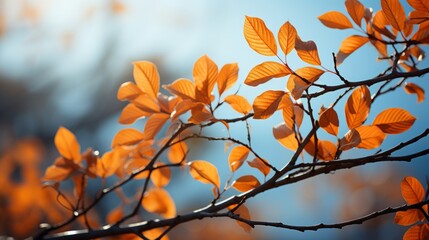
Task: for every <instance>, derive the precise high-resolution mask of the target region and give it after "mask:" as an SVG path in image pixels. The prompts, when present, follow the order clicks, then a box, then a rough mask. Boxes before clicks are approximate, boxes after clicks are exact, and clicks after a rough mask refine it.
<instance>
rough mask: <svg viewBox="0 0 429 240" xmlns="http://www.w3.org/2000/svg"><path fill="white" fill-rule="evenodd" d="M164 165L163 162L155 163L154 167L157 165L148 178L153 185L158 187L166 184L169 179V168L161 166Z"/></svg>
mask: <svg viewBox="0 0 429 240" xmlns="http://www.w3.org/2000/svg"><path fill="white" fill-rule="evenodd" d="M164 165H165V164H164V163H158V164H156V165H155V166H154V167H157V169H155V170H154V171H153V172H152V174H151V175H150V180H151V181H152V183H153V185H155V186H156V187H159V188H162V187H164V186H166V185H167V184H168V183H169V182H170V179H171V171H170V168H168V167H162V166H164Z"/></svg>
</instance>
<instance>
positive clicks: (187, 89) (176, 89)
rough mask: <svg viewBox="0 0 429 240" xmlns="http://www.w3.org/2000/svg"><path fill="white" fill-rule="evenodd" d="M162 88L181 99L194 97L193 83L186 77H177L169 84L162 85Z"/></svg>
mask: <svg viewBox="0 0 429 240" xmlns="http://www.w3.org/2000/svg"><path fill="white" fill-rule="evenodd" d="M163 88H165V89H167V90H168V91H169V92H170V93H172V94H174V95H177V96H179V97H181V98H183V99H195V85H194V83H193V82H191V81H190V80H188V79H184V78H181V79H177V80H176V81H174V82H173V83H171V84H168V85H163Z"/></svg>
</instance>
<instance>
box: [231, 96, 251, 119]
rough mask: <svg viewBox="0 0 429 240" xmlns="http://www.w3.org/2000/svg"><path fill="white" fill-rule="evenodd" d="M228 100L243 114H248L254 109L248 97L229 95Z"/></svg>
mask: <svg viewBox="0 0 429 240" xmlns="http://www.w3.org/2000/svg"><path fill="white" fill-rule="evenodd" d="M225 102H227V103H228V104H229V105H230V106H231V107H232V108H233V109H234V110H235V111H237V112H239V113H241V114H245V115H246V114H248V113H249V112H250V111H252V105H250V103H249V102H248V101H247V99H246V98H244V97H243V96H240V95H229V96H227V97H226V98H225Z"/></svg>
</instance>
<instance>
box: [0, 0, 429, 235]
mask: <svg viewBox="0 0 429 240" xmlns="http://www.w3.org/2000/svg"><path fill="white" fill-rule="evenodd" d="M401 2H402V3H403V4H404V6H405V7H406V12H409V10H410V8H409V6H408V5H407V3H406V2H405V1H401ZM362 3H363V4H364V5H365V6H367V7H372V8H373V9H374V10H375V11H377V10H378V9H380V6H379V3H378V2H374V1H370V0H367V1H362ZM331 10H337V11H341V12H345V7H344V2H343V1H340V0H336V1H320V0H307V1H305V3H304V2H303V1H282V0H277V1H274V0H271V1H254V0H246V1H244V0H235V1H227V0H218V1H208V0H207V1H201V0H183V1H180V2H179V1H174V2H173V1H168V0H158V1H147V0H91V1H89V0H33V1H32V0H0V153H1V154H2V155H1V156H2V158H0V160H1V161H3V163H1V162H0V164H1V166H3V165H4V166H8V167H3V168H1V169H0V171H2V172H3V174H2V175H3V176H6V177H5V178H7V177H8V176H9V175H12V176H14V179H16V178H18V177H16V176H17V171H18V172H19V171H21V170H22V169H25V167H21V168H19V169H18V170H17V168H16V166H18V165H19V166H21V165H20V164H23V165H25V164H27V163H28V161H27V160H25V159H24V160H22V159H21V160H19V161H18V160H17V159H19V157H17V156H16V154H15V155H14V151H15V152H16V146H18V143H20V144H21V145H20V146H22V143H24V145H25V144H29V146H33V147H34V146H36V145H37V147H34V148H32V147H30V149H33V150H34V152H33V153H34V156H33V158H34V159H36V158H37V159H38V160H37V161H36V160H34V161H32V162H37V164H39V165H40V166H41V167H42V168H41V170H40V172H36V173H34V174H33V175H35V176H39V175H43V169H44V167H46V166H48V165H50V164H52V162H53V160H54V159H55V157H56V156H57V152H56V150H55V149H54V148H53V145H52V143H53V137H54V135H55V132H56V130H57V129H58V127H59V126H65V127H67V128H68V129H70V130H71V131H73V132H74V133H75V134H76V136H77V138H78V139H79V142H80V144H81V146H82V149H86V148H87V147H93V148H94V149H97V150H99V151H100V152H101V153H103V152H106V151H108V150H109V147H110V144H111V139H112V138H113V136H114V135H115V133H116V132H117V131H118V130H119V129H121V128H124V127H125V126H121V125H120V124H119V123H118V121H117V120H118V117H119V113H120V111H121V109H122V107H124V106H125V104H126V103H122V102H119V101H118V100H117V99H116V92H117V89H118V87H119V86H120V84H121V83H123V82H126V81H132V80H133V78H132V62H133V61H138V60H148V61H152V62H154V63H155V64H156V65H157V67H158V71H159V72H160V77H161V84H167V83H171V82H172V81H174V80H175V79H178V78H182V77H183V78H188V79H191V78H192V67H193V64H194V62H195V61H196V60H197V59H198V58H199V57H200V56H202V55H203V54H207V55H208V56H209V57H210V58H211V59H212V60H214V61H215V62H216V63H217V64H218V66H222V65H223V64H226V63H232V62H238V64H239V68H240V72H239V80H238V84H237V85H240V86H236V87H234V88H233V89H231V90H230V93H231V94H232V93H234V92H235V91H237V89H238V87H240V88H239V94H241V95H244V96H246V97H247V98H248V99H249V100H250V101H252V100H253V99H254V97H255V96H257V95H259V94H260V93H262V92H263V91H265V90H268V89H284V86H285V83H286V79H274V80H272V81H271V82H270V83H268V84H264V85H260V86H258V87H257V88H252V87H249V86H245V85H244V84H242V82H243V81H244V79H245V77H246V75H247V73H248V72H249V70H250V69H251V68H253V67H254V66H255V65H257V64H259V63H261V62H263V61H268V60H272V61H275V60H276V59H275V58H270V57H264V56H261V55H259V54H257V53H256V52H254V51H253V50H252V49H250V48H249V47H248V45H247V43H246V41H245V39H244V37H243V23H244V16H245V15H248V16H254V17H259V18H262V19H263V20H264V21H265V23H266V24H267V26H268V27H269V28H270V29H271V30H272V31H273V32H274V34H275V35H276V34H277V31H278V29H279V28H280V26H281V25H282V24H283V23H284V22H286V21H290V22H291V23H292V24H293V25H294V26H295V28H296V29H297V31H298V33H299V35H300V37H301V38H302V39H303V40H314V41H315V42H316V43H317V46H318V49H319V55H320V58H321V60H322V64H323V66H325V67H327V68H329V69H332V68H333V63H332V55H331V54H332V52H337V51H338V48H339V46H340V44H341V41H342V40H343V39H344V38H345V37H347V36H349V35H351V34H359V33H358V32H356V31H355V30H343V31H340V30H333V29H328V28H326V27H324V26H323V25H322V24H321V23H320V22H319V20H318V19H317V17H318V16H320V15H321V14H323V13H325V12H327V11H331ZM288 62H289V64H290V65H291V66H292V67H293V68H294V69H297V68H299V67H303V66H305V65H304V64H303V63H302V62H301V61H300V60H298V58H297V57H296V54H295V53H292V54H291V56H290V57H289V56H288ZM428 65H429V64H428V62H423V63H422V65H421V66H422V67H423V66H425V67H427V66H428ZM386 66H387V65H386V63H383V62H380V61H377V53H376V51H375V50H374V49H373V48H372V46H370V45H366V46H364V47H363V48H362V49H359V50H358V51H357V52H356V53H355V54H353V55H352V56H350V57H349V58H348V59H347V60H345V62H344V63H343V64H342V65H341V67H340V71H341V72H342V74H343V75H344V76H345V77H346V78H348V79H349V80H351V81H356V80H363V79H367V78H371V77H374V76H376V75H377V74H379V73H380V72H382V71H383V70H384V69H385V68H386ZM426 79H427V76H424V77H423V78H417V79H413V80H411V81H412V82H414V83H418V84H419V85H420V86H422V87H423V88H424V89H426V90H427V89H428V85H429V84H427V82H426V81H425V80H426ZM320 81H324V82H325V83H332V84H336V83H338V80H337V79H336V78H335V77H333V76H332V75H330V76H329V75H327V74H325V76H324V77H322V79H321V80H320ZM374 89H375V88H371V91H372V92H373V93H374V91H375V90H374ZM334 99H335V95H333V94H330V95H326V96H324V97H322V98H320V100H318V102H316V103H315V109H316V111H318V109H319V108H320V106H321V105H322V104H323V105H325V106H328V105H330V104H331V103H332V102H333V101H334ZM343 107H344V101H343V102H340V103H339V105H338V106H337V107H336V110H337V112H338V114H339V116H340V124H341V123H344V122H345V121H344V110H343ZM388 107H402V108H407V109H408V110H409V111H410V112H411V113H412V114H413V115H414V116H416V117H417V121H416V123H415V124H414V126H413V127H412V129H411V130H409V131H408V132H406V133H404V134H401V135H393V136H388V138H387V139H386V140H385V142H384V143H383V145H382V146H381V149H386V148H389V147H392V146H394V145H395V144H397V143H399V142H400V141H403V140H407V139H409V138H411V137H412V136H415V135H416V134H418V133H420V132H422V131H423V130H424V129H425V128H427V122H428V119H429V116H428V111H427V109H428V108H427V107H428V104H427V101H424V102H423V103H420V104H417V101H416V96H414V95H408V94H406V93H405V92H404V91H403V90H402V89H401V88H400V89H397V90H396V91H395V92H394V93H392V94H389V95H387V96H383V97H381V98H380V99H379V100H377V101H376V102H375V103H374V105H373V106H372V108H371V115H370V117H369V121H372V119H374V117H375V115H376V114H377V113H378V112H380V111H381V110H383V109H385V108H388ZM222 114H223V116H224V117H234V116H235V115H236V113H234V112H233V111H231V110H229V109H227V108H223V112H222V113H221V114H220V116H221V115H222ZM237 116H238V115H237ZM308 120H309V119H304V123H305V121H308ZM281 121H282V117H281V114H279V115H277V114H276V115H275V116H273V117H271V118H270V119H269V120H267V121H263V122H262V121H251V123H250V126H251V133H252V137H253V139H254V142H253V147H254V149H255V150H256V151H257V152H258V153H260V155H261V156H264V157H266V158H267V159H268V160H269V161H270V162H271V163H272V164H273V165H275V166H278V167H280V166H282V165H284V164H285V163H286V162H287V160H288V158H289V157H290V156H291V155H292V152H290V151H289V150H287V149H285V148H283V147H282V146H281V145H280V144H279V143H277V142H276V141H275V139H274V138H273V137H272V134H271V128H272V126H274V125H276V124H278V123H280V122H281ZM143 124H144V120H140V121H138V122H137V123H136V124H134V127H136V128H140V129H142V126H143ZM309 127H310V126H303V130H304V131H305V130H307V131H308V129H309ZM346 131H347V129H346V126H342V125H340V135H341V134H344V133H345V132H346ZM206 133H207V134H208V135H210V134H213V135H217V136H220V135H222V134H224V135H223V136H225V135H226V134H227V133H226V131H225V130H224V129H222V128H220V127H219V129H216V127H214V128H213V129H212V130H210V131H208V132H206ZM231 133H232V135H233V136H234V137H236V138H239V139H243V140H244V139H246V132H245V125H244V124H239V123H238V124H232V125H231ZM324 137H325V138H326V139H330V140H333V141H335V139H334V138H329V136H324ZM20 139H26V140H20ZM35 139H37V140H35ZM258 139H264V140H263V141H258ZM34 142H37V143H34ZM428 143H429V141H427V140H422V141H421V142H419V143H417V144H416V145H415V147H413V150H415V149H422V148H424V147H427V146H428ZM34 144H35V145H34ZM42 145H43V146H46V147H45V148H44V149H45V151H42V150H40V149H41V147H40V146H42ZM25 146H26V145H25ZM11 149H12V150H11ZM26 149H27V148H26ZM35 149H39V150H40V152H37V151H38V150H35ZM190 149H194V150H192V151H191V153H190V154H191V155H190V159H191V160H192V159H205V160H209V161H211V162H213V163H214V164H215V165H216V166H217V167H218V168H219V171H220V173H221V179H222V180H223V183H224V181H225V179H227V178H228V177H230V175H229V174H230V173H229V170H228V164H227V161H226V159H227V156H228V152H224V145H223V144H222V143H207V142H198V141H193V142H191V143H190ZM33 150H31V151H33ZM29 151H30V150H29ZM373 152H375V151H373ZM406 152H407V150H404V151H402V152H401V153H406ZM368 153H371V151H357V150H356V151H354V150H353V151H350V152H347V154H344V155H343V156H344V157H357V156H362V154H368ZM6 156H8V157H6ZM11 156H12V157H11ZM7 159H9V160H7ZM8 161H10V162H12V163H10V162H8ZM6 162H7V163H6ZM17 162H18V163H17ZM428 170H429V163H428V161H427V160H425V159H417V160H415V161H413V163H412V164H402V163H384V164H372V165H368V166H365V167H362V168H359V169H357V170H353V171H344V172H336V173H335V174H329V175H326V176H320V177H317V178H314V179H312V180H309V181H305V182H302V183H298V184H296V185H293V186H286V187H283V188H280V189H276V190H274V191H271V192H267V193H264V194H263V195H261V196H258V197H256V198H255V199H250V200H249V201H248V203H247V205H248V206H249V208H250V210H251V214H252V216H254V218H255V219H258V220H273V221H281V222H283V223H286V224H297V225H313V224H319V223H322V222H323V223H334V222H338V221H344V220H349V219H352V218H356V217H359V216H362V215H364V214H369V213H371V212H373V211H376V210H381V209H383V208H385V207H388V206H397V205H402V204H403V203H404V201H403V200H402V198H401V195H400V182H401V180H402V179H403V178H404V177H405V176H408V175H413V176H415V177H417V178H418V179H419V180H420V181H421V182H425V181H426V176H427V174H428V173H429V171H428ZM240 171H241V172H239V173H237V175H236V177H238V176H241V175H245V174H248V173H249V172H251V173H254V172H252V170H246V169H242V170H240ZM247 171H248V172H247ZM254 174H255V175H256V174H258V173H254ZM18 175H19V174H18ZM174 177H175V178H177V180H175V181H174V182H173V183H171V184H170V186H169V187H168V188H167V189H168V191H169V192H170V194H171V195H172V197H173V199H174V200H175V201H176V205H177V208H178V212H179V213H186V212H188V211H189V210H192V209H195V208H199V207H203V206H205V205H206V204H207V203H209V202H210V200H211V191H210V187H209V186H207V185H203V184H201V183H197V182H195V181H193V180H191V178H190V177H189V176H188V174H187V173H185V172H179V173H175V176H174ZM259 177H261V176H259ZM29 179H32V178H29ZM2 181H3V182H2V183H3V184H4V185H3V186H6V184H7V183H5V181H7V180H6V179H5V180H2ZM180 184H182V185H180ZM18 185H19V182H17V183H16V186H18ZM178 185H180V186H181V187H176V186H178ZM14 186H15V185H14ZM16 186H15V187H12V188H10V189H9V190H10V191H13V189H15V188H16ZM183 189H192V190H190V191H189V192H186V194H184V192H183ZM231 191H235V190H231ZM2 193H3V195H2V196H3V198H6V197H7V196H8V195H10V194H9V192H7V191H6V188H4V189H3V191H2ZM4 201H6V200H3V202H4ZM28 204H29V205H31V204H32V202H31V201H30V202H29V203H28ZM103 204H104V205H102V206H100V208H99V211H100V212H102V213H101V215H103V214H104V215H105V214H106V211H107V210H106V209H107V207H109V206H111V204H110V203H108V202H103ZM1 211H6V210H4V207H2V210H1ZM103 211H104V213H103ZM3 213H4V212H3ZM1 215H3V216H2V221H3V222H7V221H8V216H7V215H6V216H5V215H4V214H0V216H1ZM9 217H10V216H9ZM393 217H394V215H388V216H385V217H381V218H377V219H374V220H371V221H368V222H367V223H365V224H363V225H357V226H349V227H346V228H344V229H343V230H321V231H317V232H305V233H301V232H295V231H288V230H284V229H273V228H264V227H257V228H256V229H255V230H254V231H252V233H251V234H250V235H248V234H246V233H244V231H242V230H241V228H236V226H235V225H234V224H235V223H233V222H232V221H230V220H227V219H217V220H203V221H198V222H194V223H189V224H185V225H183V226H181V227H178V228H177V229H175V230H173V231H172V232H171V234H170V238H171V239H200V238H201V235H199V234H205V236H209V235H210V236H213V237H214V239H219V236H220V235H216V234H223V235H224V236H223V239H232V238H233V236H235V235H234V234H232V232H234V231H235V232H236V235H237V238H238V239H246V238H249V239H295V240H298V239H313V238H317V239H364V238H366V239H402V234H403V233H404V232H405V230H406V229H407V228H405V227H401V226H398V225H395V224H394V223H393ZM231 223H232V224H231ZM219 229H221V230H219ZM1 230H2V231H3V232H0V235H10V234H13V231H14V230H12V229H10V228H7V227H4V229H1ZM240 231H241V232H240ZM207 234H208V235H207ZM192 235H196V236H197V237H195V238H192Z"/></svg>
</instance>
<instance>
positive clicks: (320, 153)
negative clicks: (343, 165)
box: [304, 136, 337, 161]
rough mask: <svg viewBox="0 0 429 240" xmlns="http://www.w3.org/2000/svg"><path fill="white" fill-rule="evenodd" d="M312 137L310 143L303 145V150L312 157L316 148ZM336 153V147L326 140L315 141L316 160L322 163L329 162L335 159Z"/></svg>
mask: <svg viewBox="0 0 429 240" xmlns="http://www.w3.org/2000/svg"><path fill="white" fill-rule="evenodd" d="M314 142H315V140H314V136H313V137H311V139H310V141H309V142H308V143H307V145H305V147H304V150H305V151H306V152H307V153H308V154H310V155H311V156H314V155H315V154H316V147H315V144H314ZM336 152H337V146H336V145H335V144H334V143H332V142H331V141H328V140H321V139H318V140H317V156H316V158H317V159H320V160H324V161H331V160H334V159H335V154H336Z"/></svg>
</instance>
